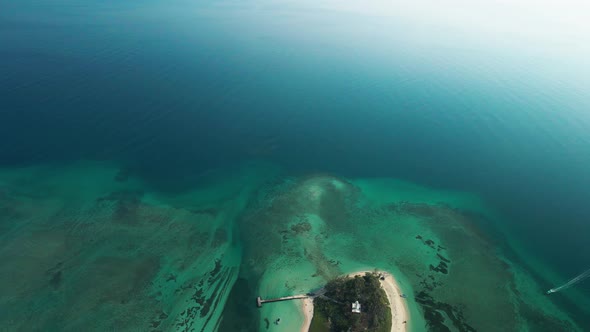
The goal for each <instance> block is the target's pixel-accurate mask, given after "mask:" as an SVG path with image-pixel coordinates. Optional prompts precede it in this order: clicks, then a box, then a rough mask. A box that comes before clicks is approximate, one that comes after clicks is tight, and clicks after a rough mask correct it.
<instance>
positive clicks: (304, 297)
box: [256, 295, 309, 308]
mask: <svg viewBox="0 0 590 332" xmlns="http://www.w3.org/2000/svg"><path fill="white" fill-rule="evenodd" d="M308 297H309V296H307V295H293V296H285V297H279V298H276V299H268V300H263V299H262V298H260V296H259V297H257V298H256V306H257V307H258V308H260V307H262V304H263V303H270V302H279V301H289V300H299V299H306V298H308Z"/></svg>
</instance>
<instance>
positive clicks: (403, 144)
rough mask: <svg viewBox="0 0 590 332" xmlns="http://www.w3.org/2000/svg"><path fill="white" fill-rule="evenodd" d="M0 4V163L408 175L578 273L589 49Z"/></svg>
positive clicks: (498, 38)
mask: <svg viewBox="0 0 590 332" xmlns="http://www.w3.org/2000/svg"><path fill="white" fill-rule="evenodd" d="M332 5H333V4H332ZM0 7H1V8H2V9H1V10H0V151H2V153H1V154H0V165H2V166H13V165H23V164H36V163H45V162H50V161H59V162H62V161H71V160H77V159H99V160H117V161H120V162H122V163H124V164H125V165H127V167H129V168H130V169H131V170H133V171H135V172H137V173H138V174H141V175H142V176H144V177H145V178H146V179H147V180H149V181H151V182H152V183H153V184H154V185H156V186H161V187H162V188H163V189H166V190H182V189H183V188H184V187H187V186H190V185H191V181H190V179H191V178H192V175H194V174H195V173H199V172H204V171H206V170H208V169H211V168H214V167H217V166H220V165H226V164H230V163H234V162H239V161H242V160H247V159H251V158H268V159H270V160H273V161H275V162H278V163H281V164H283V165H285V166H286V167H289V168H291V169H292V170H293V171H296V172H314V171H318V172H334V173H336V174H341V175H347V176H364V177H367V176H368V177H370V176H391V177H397V178H403V179H407V180H409V181H412V182H417V183H420V184H424V185H429V186H435V187H443V188H451V189H457V190H466V191H469V192H474V193H476V194H478V195H481V196H482V197H483V198H485V199H486V200H487V201H488V202H490V203H491V205H492V206H494V207H495V208H497V209H498V211H500V212H501V213H502V214H504V215H505V216H506V220H507V221H506V222H507V223H509V226H510V227H511V229H512V230H513V231H514V232H515V234H516V235H517V237H518V238H519V239H520V240H521V241H522V242H523V243H524V244H525V245H526V246H527V247H528V248H529V249H531V250H533V251H534V252H535V253H536V254H537V255H538V257H539V258H542V259H543V260H544V261H545V262H546V263H547V264H548V265H550V266H551V267H552V268H554V269H556V270H557V271H558V272H559V273H560V274H562V275H563V276H564V277H566V276H569V275H575V274H576V273H578V272H580V271H582V270H584V269H586V268H588V267H589V266H590V246H589V244H588V243H587V237H588V234H590V204H588V198H589V197H590V175H589V173H588V170H589V169H590V134H589V133H590V115H589V113H588V111H589V110H590V90H588V87H589V86H590V66H589V65H588V62H587V61H586V59H587V57H588V56H589V55H590V53H589V52H588V50H587V49H585V48H583V47H577V46H576V45H573V44H568V43H567V41H571V40H570V39H567V38H565V37H564V38H565V42H564V43H563V44H557V45H556V44H554V43H547V44H544V43H539V42H533V41H530V43H529V42H528V40H527V38H525V37H522V36H520V35H519V34H518V33H515V34H514V35H510V34H507V35H506V34H503V33H500V32H498V35H495V34H493V33H492V34H482V35H478V32H477V31H466V30H464V29H462V28H457V27H445V26H444V25H443V26H441V25H438V24H432V25H429V24H426V23H424V20H415V17H411V16H408V17H401V18H400V17H388V16H375V15H369V14H359V13H355V12H354V11H341V10H337V9H334V10H331V9H330V8H331V7H330V4H328V5H326V6H322V10H319V9H317V10H314V6H313V5H310V4H296V3H286V2H282V3H280V2H276V3H272V2H268V3H266V2H246V3H233V2H221V3H213V2H211V3H206V2H199V3H196V2H195V3H191V2H186V1H172V2H166V3H164V2H160V1H155V0H151V1H137V2H128V3H125V4H121V3H119V2H114V1H106V2H98V1H90V2H86V3H78V2H74V1H64V0H61V1H58V2H49V1H29V0H27V1H18V2H10V3H9V2H7V1H2V2H1V3H0ZM402 16H403V15H402ZM568 47H571V51H568ZM581 287H585V288H586V289H590V286H588V285H582V286H581Z"/></svg>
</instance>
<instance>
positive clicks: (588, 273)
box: [547, 269, 590, 294]
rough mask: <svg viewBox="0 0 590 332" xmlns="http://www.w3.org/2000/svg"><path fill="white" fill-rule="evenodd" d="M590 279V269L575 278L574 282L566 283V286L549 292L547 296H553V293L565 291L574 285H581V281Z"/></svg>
mask: <svg viewBox="0 0 590 332" xmlns="http://www.w3.org/2000/svg"><path fill="white" fill-rule="evenodd" d="M588 277H590V269H588V270H586V271H584V272H582V273H581V274H580V275H578V276H577V277H575V278H573V279H572V280H570V281H568V282H566V283H565V284H563V285H561V286H559V287H555V288H551V289H550V290H548V291H547V294H551V293H557V292H559V291H560V290H564V289H567V288H570V287H572V286H573V285H575V284H577V283H579V282H580V281H582V280H584V279H586V278H588Z"/></svg>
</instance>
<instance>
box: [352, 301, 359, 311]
mask: <svg viewBox="0 0 590 332" xmlns="http://www.w3.org/2000/svg"><path fill="white" fill-rule="evenodd" d="M352 312H354V313H357V314H360V313H361V304H360V303H359V301H355V302H354V303H353V304H352Z"/></svg>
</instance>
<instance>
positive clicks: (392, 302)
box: [301, 271, 408, 332]
mask: <svg viewBox="0 0 590 332" xmlns="http://www.w3.org/2000/svg"><path fill="white" fill-rule="evenodd" d="M371 272H377V273H378V274H381V275H382V276H383V277H384V279H383V280H381V287H382V288H383V290H384V291H385V293H386V294H387V299H389V308H390V309H391V332H399V331H407V324H406V323H405V322H406V321H407V320H408V305H407V303H406V300H405V299H404V298H402V297H401V295H402V294H403V293H402V292H401V289H400V287H399V285H398V283H397V282H396V281H395V279H394V278H393V276H392V275H391V274H390V273H387V272H384V271H359V272H354V273H349V274H347V276H349V277H351V278H354V277H355V276H364V275H365V273H371ZM302 309H303V315H304V317H305V318H304V320H303V324H302V325H301V332H308V331H309V327H310V325H311V319H312V318H313V299H312V298H306V299H304V300H303V304H302Z"/></svg>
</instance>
